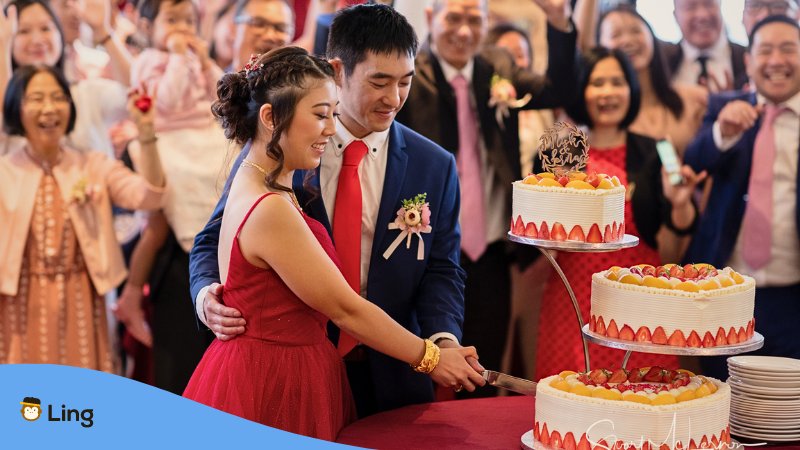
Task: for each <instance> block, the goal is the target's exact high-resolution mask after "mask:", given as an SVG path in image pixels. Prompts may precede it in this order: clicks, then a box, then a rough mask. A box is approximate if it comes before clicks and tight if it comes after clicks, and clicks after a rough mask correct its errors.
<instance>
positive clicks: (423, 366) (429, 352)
mask: <svg viewBox="0 0 800 450" xmlns="http://www.w3.org/2000/svg"><path fill="white" fill-rule="evenodd" d="M440 354H441V350H440V349H439V347H438V346H437V345H436V344H434V343H433V341H431V340H430V339H425V355H424V356H423V357H422V360H421V361H420V362H419V364H417V365H414V364H411V368H412V369H414V370H415V371H417V372H420V373H431V372H433V369H435V368H436V366H437V365H438V364H439V356H440Z"/></svg>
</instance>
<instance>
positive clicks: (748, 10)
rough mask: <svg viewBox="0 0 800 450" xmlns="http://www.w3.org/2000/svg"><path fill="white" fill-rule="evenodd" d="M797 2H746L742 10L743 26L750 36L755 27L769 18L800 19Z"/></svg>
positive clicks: (767, 0) (777, 0)
mask: <svg viewBox="0 0 800 450" xmlns="http://www.w3.org/2000/svg"><path fill="white" fill-rule="evenodd" d="M798 14H800V10H798V4H797V0H745V2H744V9H742V25H744V31H745V32H746V33H747V35H748V36H750V34H751V33H752V32H753V27H754V26H755V24H757V23H758V22H760V21H762V20H764V19H766V18H767V17H768V16H774V15H779V16H786V17H789V18H792V19H795V20H797V19H800V16H799V15H798Z"/></svg>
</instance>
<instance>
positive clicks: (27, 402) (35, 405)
mask: <svg viewBox="0 0 800 450" xmlns="http://www.w3.org/2000/svg"><path fill="white" fill-rule="evenodd" d="M19 403H20V404H21V405H22V410H21V411H20V412H21V413H22V417H23V418H24V419H25V420H27V421H28V422H33V421H34V420H36V419H38V418H39V416H41V415H42V402H41V400H39V399H38V398H36V397H25V399H24V400H22V401H21V402H19Z"/></svg>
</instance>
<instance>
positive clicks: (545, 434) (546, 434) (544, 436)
mask: <svg viewBox="0 0 800 450" xmlns="http://www.w3.org/2000/svg"><path fill="white" fill-rule="evenodd" d="M539 442H541V443H542V445H550V430H548V429H547V424H544V425H542V432H541V433H539ZM545 442H547V443H546V444H545Z"/></svg>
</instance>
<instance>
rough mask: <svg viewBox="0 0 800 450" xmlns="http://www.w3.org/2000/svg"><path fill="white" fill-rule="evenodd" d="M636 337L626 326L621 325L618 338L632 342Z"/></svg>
mask: <svg viewBox="0 0 800 450" xmlns="http://www.w3.org/2000/svg"><path fill="white" fill-rule="evenodd" d="M635 337H636V334H634V332H633V329H632V328H631V327H629V326H628V325H623V327H622V329H621V330H619V338H620V339H622V340H625V341H632V340H633V339H634V338H635Z"/></svg>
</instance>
